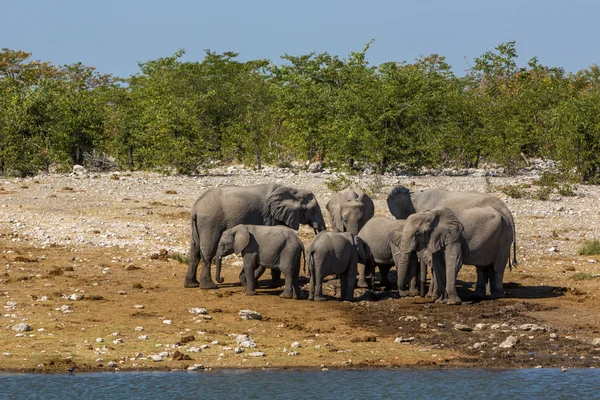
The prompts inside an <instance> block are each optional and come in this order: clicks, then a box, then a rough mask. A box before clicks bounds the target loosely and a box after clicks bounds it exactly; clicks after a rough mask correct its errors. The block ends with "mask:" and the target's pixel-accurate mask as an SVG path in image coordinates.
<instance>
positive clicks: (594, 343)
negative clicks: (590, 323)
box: [592, 338, 600, 346]
mask: <svg viewBox="0 0 600 400" xmlns="http://www.w3.org/2000/svg"><path fill="white" fill-rule="evenodd" d="M592 346H600V338H595V339H594V340H592Z"/></svg>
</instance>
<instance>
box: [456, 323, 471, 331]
mask: <svg viewBox="0 0 600 400" xmlns="http://www.w3.org/2000/svg"><path fill="white" fill-rule="evenodd" d="M454 329H456V330H457V331H461V332H471V331H472V330H473V328H471V327H470V326H469V325H465V324H456V325H454Z"/></svg>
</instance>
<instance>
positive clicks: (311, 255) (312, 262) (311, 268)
mask: <svg viewBox="0 0 600 400" xmlns="http://www.w3.org/2000/svg"><path fill="white" fill-rule="evenodd" d="M306 264H308V277H309V278H312V276H311V275H312V273H311V271H314V269H315V255H314V253H313V252H312V251H309V253H308V258H307V257H306V255H305V258H304V266H306Z"/></svg>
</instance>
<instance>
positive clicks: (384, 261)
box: [357, 215, 418, 295]
mask: <svg viewBox="0 0 600 400" xmlns="http://www.w3.org/2000/svg"><path fill="white" fill-rule="evenodd" d="M405 224H406V220H396V219H391V218H389V217H386V216H383V215H377V216H375V217H373V218H371V219H370V220H369V221H367V223H366V224H365V226H364V227H363V228H362V229H361V230H360V232H359V233H358V237H360V238H361V239H362V240H364V241H365V242H366V243H367V245H368V246H369V249H370V251H371V255H372V260H373V265H368V266H365V268H364V269H361V268H359V274H358V283H357V286H358V287H367V286H368V285H367V282H366V280H365V270H366V271H368V272H367V273H370V274H374V273H375V267H379V272H380V273H381V284H382V285H384V286H385V287H386V288H389V287H390V286H391V283H390V281H389V280H388V273H389V271H390V269H391V268H392V267H393V266H394V265H397V264H398V260H399V258H398V255H399V254H400V253H399V252H400V246H401V242H402V232H403V230H404V225H405ZM394 232H396V235H394ZM416 261H417V258H416V253H415V254H413V255H412V256H411V259H410V266H409V274H408V278H407V279H408V282H409V290H408V292H406V290H404V288H403V287H404V282H403V284H402V286H398V290H400V291H401V293H403V294H404V295H406V294H410V295H417V294H418V290H417V287H416V278H417V272H418V271H417V268H418V267H417V264H416Z"/></svg>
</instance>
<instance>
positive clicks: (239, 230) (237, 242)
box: [233, 225, 250, 254]
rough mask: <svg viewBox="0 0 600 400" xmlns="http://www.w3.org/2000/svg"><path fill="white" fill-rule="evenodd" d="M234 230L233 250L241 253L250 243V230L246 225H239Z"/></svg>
mask: <svg viewBox="0 0 600 400" xmlns="http://www.w3.org/2000/svg"><path fill="white" fill-rule="evenodd" d="M234 230H235V235H234V239H233V251H234V252H235V254H240V253H241V252H242V251H244V249H245V248H246V247H248V244H249V243H250V231H249V230H248V227H247V226H245V225H238V226H236V227H235V228H234Z"/></svg>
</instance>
